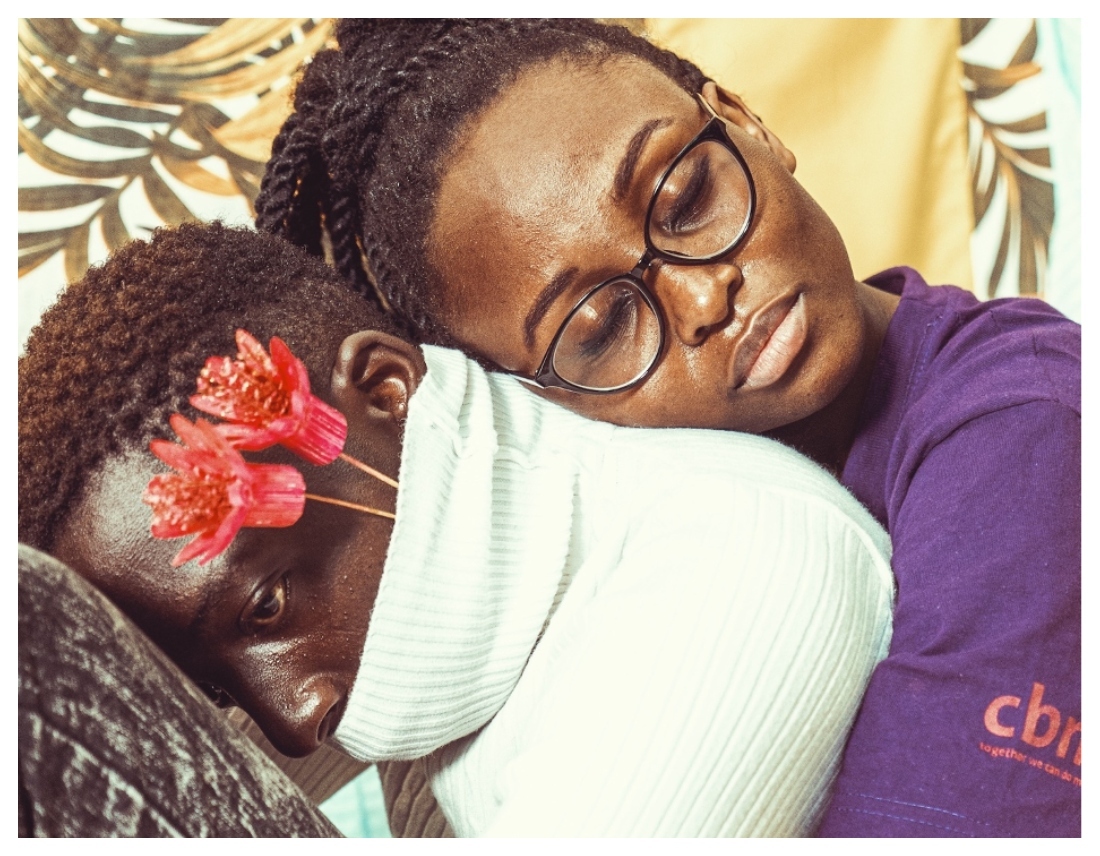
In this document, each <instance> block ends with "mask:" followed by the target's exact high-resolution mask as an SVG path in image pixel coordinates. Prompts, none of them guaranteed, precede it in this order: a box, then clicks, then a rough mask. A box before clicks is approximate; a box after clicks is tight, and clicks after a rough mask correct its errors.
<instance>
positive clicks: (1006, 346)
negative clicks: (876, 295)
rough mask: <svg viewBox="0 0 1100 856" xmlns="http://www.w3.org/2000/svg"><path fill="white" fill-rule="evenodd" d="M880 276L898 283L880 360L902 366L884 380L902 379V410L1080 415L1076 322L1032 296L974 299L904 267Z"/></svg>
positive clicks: (1079, 335) (1079, 336)
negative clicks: (1036, 410) (1058, 407)
mask: <svg viewBox="0 0 1100 856" xmlns="http://www.w3.org/2000/svg"><path fill="white" fill-rule="evenodd" d="M880 277H881V278H885V279H888V280H890V281H891V284H893V285H894V287H895V288H896V284H897V283H898V282H899V280H900V282H901V288H900V294H901V297H902V300H901V302H900V304H899V305H898V310H897V313H896V314H895V316H894V319H893V320H892V321H891V324H890V328H889V330H888V331H887V341H886V343H885V344H884V346H883V357H882V361H889V360H895V361H899V362H900V363H902V364H901V365H898V366H895V367H893V371H892V372H891V374H892V376H893V377H894V378H895V379H904V382H905V383H906V385H907V398H908V399H909V404H910V405H916V404H917V403H918V402H923V403H924V404H925V405H926V406H927V407H931V408H934V409H936V410H943V409H945V408H946V410H947V411H955V410H958V409H959V408H962V409H964V410H966V411H968V413H969V415H970V416H971V417H972V416H973V415H975V414H977V413H979V412H983V411H995V410H999V409H1002V408H1004V407H1010V406H1016V405H1021V404H1027V403H1030V402H1033V401H1052V402H1056V403H1059V404H1062V405H1064V406H1066V407H1069V408H1071V409H1073V410H1075V411H1076V412H1078V413H1080V407H1081V325H1080V324H1077V323H1076V322H1074V321H1072V320H1070V319H1069V318H1066V317H1065V316H1064V315H1062V314H1061V313H1060V312H1058V310H1056V309H1055V308H1054V307H1052V306H1050V305H1049V304H1048V303H1046V302H1044V301H1042V300H1040V299H1037V298H1029V297H1015V298H1001V299H995V300H987V301H982V300H979V299H978V298H977V297H976V296H975V295H973V294H971V293H970V292H968V291H965V290H964V289H961V288H957V287H955V286H950V285H928V284H927V283H926V282H925V281H924V280H923V278H922V277H921V276H920V275H919V274H917V273H916V271H912V270H911V269H905V268H902V269H894V271H888V272H886V273H885V274H881V275H880ZM878 279H879V278H872V280H870V281H869V282H870V283H871V284H873V285H874V284H876V280H878ZM959 415H960V416H962V414H961V413H960V414H959Z"/></svg>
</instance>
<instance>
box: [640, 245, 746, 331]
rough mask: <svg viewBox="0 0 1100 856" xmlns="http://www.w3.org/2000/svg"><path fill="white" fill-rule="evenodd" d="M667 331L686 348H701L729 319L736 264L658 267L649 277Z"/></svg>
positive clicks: (738, 280)
mask: <svg viewBox="0 0 1100 856" xmlns="http://www.w3.org/2000/svg"><path fill="white" fill-rule="evenodd" d="M652 276H653V277H654V279H653V280H652V281H653V291H654V294H656V295H657V299H658V300H659V301H660V303H661V306H662V308H663V309H664V312H665V317H666V319H667V321H668V325H669V328H670V329H669V332H670V333H671V334H672V335H674V336H676V338H678V339H679V340H680V341H681V342H683V343H684V344H685V345H688V346H690V347H695V346H697V345H701V344H702V343H703V342H704V341H706V339H707V337H708V336H709V335H710V334H711V333H712V332H713V331H714V330H716V329H720V328H721V327H723V326H725V324H727V323H729V321H730V320H731V319H732V316H733V297H734V295H735V294H736V293H737V289H739V288H740V287H741V282H742V278H741V269H740V268H739V267H738V266H737V265H733V264H724V263H721V262H716V263H714V264H706V265H697V266H696V265H674V264H664V265H661V266H660V267H659V268H658V269H657V270H656V272H655V274H652Z"/></svg>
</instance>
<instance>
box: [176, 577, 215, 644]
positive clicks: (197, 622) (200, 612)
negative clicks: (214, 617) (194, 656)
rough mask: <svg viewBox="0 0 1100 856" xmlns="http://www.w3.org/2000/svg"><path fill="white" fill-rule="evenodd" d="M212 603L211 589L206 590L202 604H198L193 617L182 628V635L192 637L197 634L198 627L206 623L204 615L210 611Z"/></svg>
mask: <svg viewBox="0 0 1100 856" xmlns="http://www.w3.org/2000/svg"><path fill="white" fill-rule="evenodd" d="M213 603H214V591H213V589H211V588H207V590H206V593H205V594H204V595H203V596H202V602H201V603H200V604H199V608H198V609H196V610H195V616H194V618H192V619H191V620H190V621H189V622H188V623H187V627H185V628H184V631H183V632H184V633H186V634H187V635H189V636H194V635H196V634H197V633H198V629H199V627H200V626H201V625H202V624H203V622H205V621H206V614H207V613H208V612H209V611H210V607H211V605H212V604H213Z"/></svg>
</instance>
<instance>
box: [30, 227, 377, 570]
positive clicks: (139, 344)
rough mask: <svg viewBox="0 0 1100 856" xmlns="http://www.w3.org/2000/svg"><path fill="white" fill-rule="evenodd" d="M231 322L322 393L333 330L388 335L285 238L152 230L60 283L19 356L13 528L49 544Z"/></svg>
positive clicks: (229, 338) (190, 379)
mask: <svg viewBox="0 0 1100 856" xmlns="http://www.w3.org/2000/svg"><path fill="white" fill-rule="evenodd" d="M238 327H244V328H246V329H247V330H248V331H249V332H251V333H252V334H253V335H255V336H256V337H257V338H258V339H259V340H260V341H261V342H264V343H266V342H267V340H268V339H269V338H270V337H271V336H273V335H278V336H279V337H280V338H282V339H283V340H284V341H285V342H286V343H287V344H288V345H289V346H290V348H291V350H293V351H294V353H295V354H296V355H297V356H298V357H299V358H300V359H301V360H302V361H303V362H304V363H305V364H306V367H307V369H308V370H309V374H310V384H311V386H312V387H313V389H314V391H315V392H316V393H317V394H318V395H320V396H322V397H324V396H325V394H326V391H327V390H328V388H329V370H330V368H331V366H332V363H333V360H334V356H335V354H336V351H337V350H338V348H339V345H340V342H342V341H343V338H344V337H345V336H347V335H349V334H351V333H353V332H355V331H357V330H363V329H380V330H383V331H385V332H388V333H395V334H396V333H398V330H397V328H396V325H394V323H393V321H392V319H390V318H389V316H387V315H385V314H384V313H382V312H381V311H380V310H378V309H377V308H376V307H372V306H370V305H369V304H368V303H366V302H364V301H363V300H360V299H359V298H358V297H356V296H355V295H354V294H352V293H351V292H349V291H348V289H347V287H346V286H345V285H343V283H340V281H339V280H338V278H337V275H336V274H335V272H334V271H333V270H332V269H331V268H330V267H329V266H328V265H326V264H324V263H323V262H321V261H320V260H318V259H315V258H312V257H311V256H309V255H307V254H306V253H304V252H302V251H301V250H300V249H298V248H297V247H293V246H291V245H290V244H288V243H287V242H285V241H281V240H279V239H277V238H274V237H272V236H270V235H265V234H262V233H258V232H255V231H253V230H251V229H242V228H231V227H228V226H224V225H222V224H220V223H212V224H207V225H200V224H194V223H192V224H185V225H182V226H179V227H178V228H174V229H168V228H165V229H160V230H158V231H156V232H154V233H153V236H152V238H151V240H150V241H149V242H148V243H146V242H143V241H134V242H132V243H130V244H128V245H126V246H125V247H123V248H121V249H120V250H118V251H117V252H116V253H114V254H113V255H112V256H111V257H110V258H109V259H108V260H107V261H106V262H105V263H103V264H102V265H99V266H97V267H93V268H91V269H89V270H88V272H87V273H86V274H85V275H84V277H83V278H82V279H81V280H80V281H78V282H75V283H73V284H72V285H70V286H69V287H68V288H66V289H65V291H64V292H62V294H61V296H60V298H59V299H58V300H57V302H56V303H55V304H54V305H53V306H52V307H50V308H49V309H48V310H47V311H46V312H45V313H44V314H43V316H42V319H41V321H40V322H39V323H38V325H37V326H36V327H35V328H34V330H33V331H32V332H31V335H30V338H29V339H28V341H27V346H26V352H25V354H24V355H23V356H21V357H20V358H19V540H20V541H22V542H24V543H27V544H31V545H32V546H35V547H38V548H39V549H42V550H49V549H50V548H51V547H52V545H53V538H54V535H55V532H56V529H57V527H58V526H59V525H60V524H61V523H62V522H63V520H64V519H65V517H66V516H67V514H68V512H69V511H70V510H71V508H72V505H73V504H74V503H75V502H77V501H78V500H79V498H80V495H81V493H82V491H83V489H84V485H85V484H86V483H87V480H88V479H89V478H90V476H91V475H92V474H93V473H94V472H95V471H96V469H97V468H98V466H99V465H100V464H101V463H102V462H103V461H104V460H105V459H106V458H107V457H109V456H111V455H115V454H123V453H125V452H128V451H136V450H139V449H145V448H147V447H148V444H149V441H150V440H151V439H153V438H154V437H171V436H172V434H171V432H170V429H169V426H168V418H169V416H170V415H171V414H172V413H174V412H183V413H185V414H187V415H189V417H190V418H195V417H196V416H201V415H202V414H199V413H197V412H195V411H192V410H191V409H190V406H189V404H188V398H189V397H190V396H191V395H192V394H194V392H195V379H196V377H197V376H198V373H199V370H200V369H201V368H202V366H203V364H204V363H205V361H206V358H207V357H208V356H211V355H213V354H224V355H230V354H235V353H236V351H237V348H236V344H235V341H234V333H235V331H236V329H237V328H238Z"/></svg>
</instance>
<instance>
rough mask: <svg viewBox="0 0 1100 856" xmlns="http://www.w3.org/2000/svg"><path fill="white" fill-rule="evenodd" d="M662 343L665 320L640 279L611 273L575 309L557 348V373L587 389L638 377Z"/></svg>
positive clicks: (604, 387)
mask: <svg viewBox="0 0 1100 856" xmlns="http://www.w3.org/2000/svg"><path fill="white" fill-rule="evenodd" d="M660 347H661V324H660V321H659V320H658V318H657V313H656V312H655V311H654V310H653V307H652V306H650V304H649V301H648V300H646V298H645V296H644V295H643V294H642V292H641V290H640V289H639V288H638V286H637V284H636V283H635V282H634V281H633V280H630V279H626V278H623V279H612V280H609V281H608V282H606V283H604V284H603V285H602V286H601V287H600V288H597V289H596V290H595V291H593V292H592V293H591V294H590V295H589V296H588V299H587V300H585V301H584V303H582V304H581V305H580V306H578V307H577V308H576V310H574V312H573V314H572V315H570V316H569V319H568V320H567V321H566V322H565V326H564V327H563V328H562V332H561V338H559V339H558V343H557V347H556V348H555V349H554V371H556V372H557V374H558V377H560V378H562V379H563V380H567V381H569V382H570V383H573V384H576V385H577V386H580V387H583V388H585V389H596V390H599V389H614V388H616V387H620V386H626V385H627V384H629V383H631V382H632V381H634V380H637V379H638V378H639V377H641V376H642V375H643V374H645V372H646V371H648V370H649V367H650V366H651V365H652V364H653V361H654V360H655V359H656V358H657V353H658V351H659V350H660Z"/></svg>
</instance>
